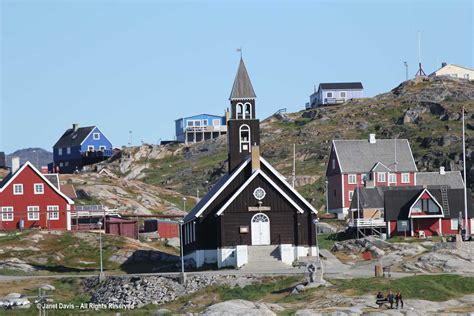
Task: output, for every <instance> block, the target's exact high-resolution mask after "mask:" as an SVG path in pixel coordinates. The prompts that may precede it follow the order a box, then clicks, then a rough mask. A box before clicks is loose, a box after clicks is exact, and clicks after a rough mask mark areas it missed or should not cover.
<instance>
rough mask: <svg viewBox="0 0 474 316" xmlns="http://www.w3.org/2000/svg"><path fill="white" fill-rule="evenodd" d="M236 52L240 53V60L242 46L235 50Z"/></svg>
mask: <svg viewBox="0 0 474 316" xmlns="http://www.w3.org/2000/svg"><path fill="white" fill-rule="evenodd" d="M236 51H237V52H239V53H240V58H241V59H242V46H240V47H239V48H237V49H236Z"/></svg>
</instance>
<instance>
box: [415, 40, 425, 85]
mask: <svg viewBox="0 0 474 316" xmlns="http://www.w3.org/2000/svg"><path fill="white" fill-rule="evenodd" d="M415 77H426V73H425V71H424V70H423V67H421V32H420V31H418V71H417V72H416V75H415Z"/></svg>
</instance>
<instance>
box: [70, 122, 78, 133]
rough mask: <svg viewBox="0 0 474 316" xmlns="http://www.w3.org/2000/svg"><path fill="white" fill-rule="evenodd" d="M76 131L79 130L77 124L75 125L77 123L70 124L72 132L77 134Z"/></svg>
mask: <svg viewBox="0 0 474 316" xmlns="http://www.w3.org/2000/svg"><path fill="white" fill-rule="evenodd" d="M78 129H79V124H77V123H74V124H72V130H73V131H74V132H77V130H78Z"/></svg>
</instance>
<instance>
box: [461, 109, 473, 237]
mask: <svg viewBox="0 0 474 316" xmlns="http://www.w3.org/2000/svg"><path fill="white" fill-rule="evenodd" d="M462 159H463V174H464V234H465V237H466V240H467V238H468V236H469V233H468V227H469V225H468V218H467V178H466V132H465V127H464V106H463V107H462ZM471 230H472V227H471Z"/></svg>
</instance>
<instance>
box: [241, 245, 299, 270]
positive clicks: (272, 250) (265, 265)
mask: <svg viewBox="0 0 474 316" xmlns="http://www.w3.org/2000/svg"><path fill="white" fill-rule="evenodd" d="M247 251H248V263H247V264H246V265H244V266H243V267H242V268H241V270H248V271H260V272H269V273H271V272H274V271H281V270H286V269H292V267H291V266H289V265H286V264H284V263H283V262H281V261H280V249H279V247H278V246H276V245H269V246H248V247H247Z"/></svg>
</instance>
